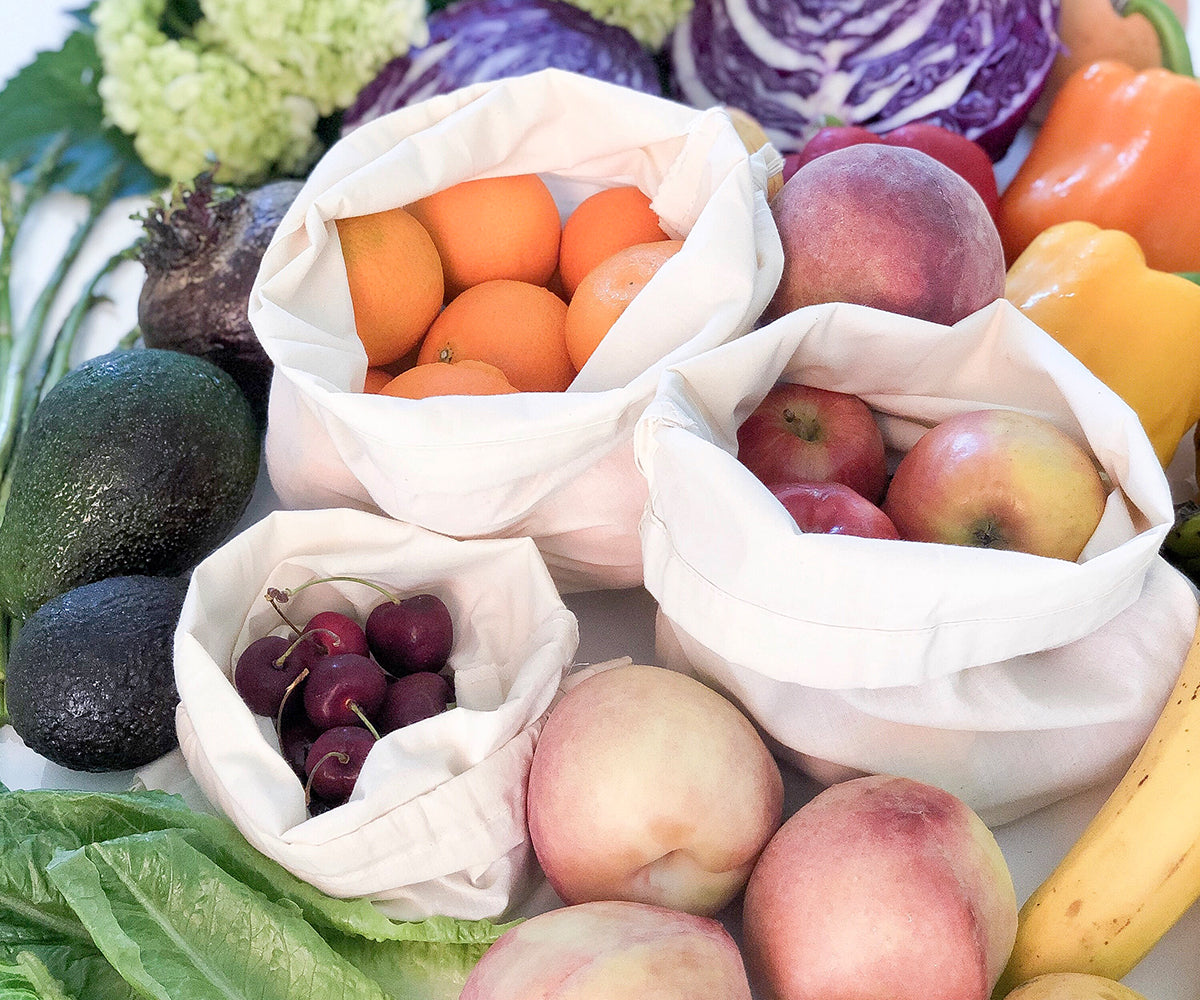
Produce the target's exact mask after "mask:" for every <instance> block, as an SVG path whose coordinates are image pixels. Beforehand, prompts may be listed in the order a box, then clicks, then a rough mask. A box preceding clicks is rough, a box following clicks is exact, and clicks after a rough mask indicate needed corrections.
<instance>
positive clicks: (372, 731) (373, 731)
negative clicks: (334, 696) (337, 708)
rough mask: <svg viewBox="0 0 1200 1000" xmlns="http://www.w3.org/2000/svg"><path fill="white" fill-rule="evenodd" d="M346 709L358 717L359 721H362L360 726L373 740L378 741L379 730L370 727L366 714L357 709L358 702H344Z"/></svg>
mask: <svg viewBox="0 0 1200 1000" xmlns="http://www.w3.org/2000/svg"><path fill="white" fill-rule="evenodd" d="M346 707H347V708H348V709H350V711H351V712H353V713H354V714H355V715H357V716H358V717H359V719H360V720H361V721H362V724H363V725H364V726H366V727H367V732H369V733H370V734H371V735H372V736H374V737H375V739H379V730H378V729H376V728H375V727H374V726H373V725H371V720H370V719H368V718H367V716H366V713H365V712H363V710H362V708H360V707H359V704H358V702H356V701H348V702H346Z"/></svg>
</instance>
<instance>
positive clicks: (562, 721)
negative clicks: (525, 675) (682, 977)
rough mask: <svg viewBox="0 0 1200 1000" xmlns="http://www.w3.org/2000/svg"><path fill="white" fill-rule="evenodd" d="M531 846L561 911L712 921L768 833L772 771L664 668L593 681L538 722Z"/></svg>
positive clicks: (703, 694) (727, 705)
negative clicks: (626, 905)
mask: <svg viewBox="0 0 1200 1000" xmlns="http://www.w3.org/2000/svg"><path fill="white" fill-rule="evenodd" d="M527 801H528V818H529V835H530V839H531V841H532V843H533V847H534V851H535V852H536V853H537V857H538V860H539V862H540V863H541V866H542V869H543V871H544V872H545V873H546V877H547V878H548V879H549V881H550V884H551V885H552V886H553V887H554V890H555V891H556V892H557V893H558V895H559V897H560V898H561V899H563V900H564V901H565V902H567V903H582V902H587V901H591V900H605V899H609V900H611V899H620V900H633V901H635V902H641V903H650V904H655V905H659V906H667V907H671V908H673V909H678V910H685V911H687V912H690V913H695V914H703V915H706V916H711V915H712V914H714V913H716V912H717V911H718V910H720V909H721V907H723V906H724V905H725V904H726V903H728V902H729V901H730V900H731V899H732V898H733V897H734V896H735V895H736V894H737V893H738V892H739V891H740V890H741V889H742V887H743V886H744V885H745V884H746V880H747V878H749V876H750V871H751V869H752V867H753V865H754V862H755V860H756V859H757V858H758V855H759V852H760V851H761V850H762V849H763V846H764V845H765V844H766V843H767V841H768V840H769V839H770V837H771V835H772V834H773V833H774V832H775V830H776V829H778V827H779V823H780V819H781V816H782V809H783V781H782V778H781V776H780V773H779V766H778V765H777V764H776V763H775V760H774V758H773V757H772V756H771V754H770V751H769V750H768V749H767V747H766V745H765V744H764V743H763V741H762V739H761V737H760V736H759V735H758V732H757V730H755V728H754V726H753V725H752V724H751V723H750V721H749V720H748V719H747V718H746V717H745V716H744V715H743V714H742V713H741V711H739V710H738V708H737V707H736V706H734V704H733V703H732V702H730V701H729V700H728V699H726V698H724V697H723V696H721V695H720V694H718V693H717V692H716V691H713V690H712V689H710V688H708V687H706V686H705V685H703V684H701V683H700V682H699V681H697V680H695V679H693V678H691V677H687V676H685V675H683V674H680V673H676V672H674V671H671V670H666V669H664V668H662V667H652V666H637V665H628V666H621V667H614V668H611V669H608V670H603V671H601V672H599V673H597V674H595V675H593V676H592V677H589V678H587V679H586V680H584V681H582V682H581V683H580V684H578V685H577V686H576V687H574V688H573V689H571V690H570V691H568V692H567V693H566V694H565V695H564V696H563V698H562V700H561V701H560V702H559V703H558V704H557V705H556V706H555V707H554V709H553V710H552V711H551V712H550V715H549V717H548V718H547V720H546V724H545V726H544V727H543V729H542V733H541V736H540V737H539V739H538V744H537V748H536V749H535V750H534V755H533V763H532V765H531V767H530V772H529V791H528V796H527Z"/></svg>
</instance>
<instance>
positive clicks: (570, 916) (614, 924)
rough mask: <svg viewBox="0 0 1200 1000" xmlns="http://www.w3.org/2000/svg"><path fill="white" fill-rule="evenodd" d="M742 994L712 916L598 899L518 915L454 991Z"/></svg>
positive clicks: (541, 997)
mask: <svg viewBox="0 0 1200 1000" xmlns="http://www.w3.org/2000/svg"><path fill="white" fill-rule="evenodd" d="M647 997H654V998H655V1000H691V998H693V997H703V998H704V1000H750V986H749V984H748V982H747V980H746V971H745V966H744V965H743V964H742V958H741V955H740V954H739V952H738V948H737V944H736V943H735V942H734V940H733V938H732V937H730V936H729V932H728V931H726V930H725V928H724V927H722V926H721V925H720V924H719V923H718V922H717V921H715V920H713V919H711V918H710V917H697V916H693V915H691V914H688V913H681V912H679V911H678V910H668V909H664V908H662V907H658V906H649V905H647V904H644V903H630V902H621V901H602V902H595V903H581V904H579V905H577V906H565V907H561V908H559V909H557V910H549V911H548V912H546V913H542V914H539V915H538V916H536V917H531V918H530V919H528V920H526V921H524V922H522V923H520V924H517V925H516V926H515V927H513V928H510V929H509V930H507V931H505V933H504V934H502V935H501V936H500V938H499V939H498V940H497V941H496V943H495V944H493V945H492V946H491V947H490V948H489V949H488V950H487V951H486V952H485V953H484V955H483V958H481V959H480V960H479V962H478V963H477V964H476V965H475V967H474V968H473V969H472V970H471V974H470V975H469V976H468V978H467V982H466V984H465V985H464V987H463V991H462V994H461V996H460V1000H645V998H647Z"/></svg>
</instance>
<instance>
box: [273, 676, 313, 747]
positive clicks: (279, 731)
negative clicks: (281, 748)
mask: <svg viewBox="0 0 1200 1000" xmlns="http://www.w3.org/2000/svg"><path fill="white" fill-rule="evenodd" d="M307 676H308V667H305V668H304V669H303V670H301V671H300V673H298V674H297V675H296V676H295V677H294V678H293V679H292V683H291V684H289V685H288V686H287V687H285V688H284V689H283V697H282V698H281V699H280V700H279V711H278V712H276V713H275V736H276V737H277V738H278V739H279V742H280V743H281V744H282V743H283V710H284V708H286V707H287V700H288V698H290V697H291V696H292V692H293V691H295V690H296V689H297V688H298V687H299V686H300V685H301V684H303V683H304V679H305V678H306V677H307Z"/></svg>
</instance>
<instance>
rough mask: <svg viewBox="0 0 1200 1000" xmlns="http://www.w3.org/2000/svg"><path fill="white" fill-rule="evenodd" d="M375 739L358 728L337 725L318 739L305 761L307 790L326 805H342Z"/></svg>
mask: <svg viewBox="0 0 1200 1000" xmlns="http://www.w3.org/2000/svg"><path fill="white" fill-rule="evenodd" d="M374 745H375V737H374V736H372V735H371V734H370V733H369V732H367V730H365V729H363V728H362V727H361V726H336V727H334V728H333V729H327V730H325V732H323V733H322V734H321V735H320V736H318V737H317V739H316V741H315V742H314V743H313V745H312V748H311V749H310V750H309V751H308V757H307V759H306V760H305V762H304V767H305V770H306V771H307V772H308V786H307V787H308V790H309V791H310V792H311V794H313V795H317V796H319V797H320V798H322V799H324V800H326V801H328V802H345V801H346V800H347V799H348V798H350V793H351V792H353V791H354V784H355V782H356V781H358V774H359V772H360V771H361V770H362V766H363V762H364V761H365V760H366V759H367V754H369V753H370V752H371V747H373V746H374Z"/></svg>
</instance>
